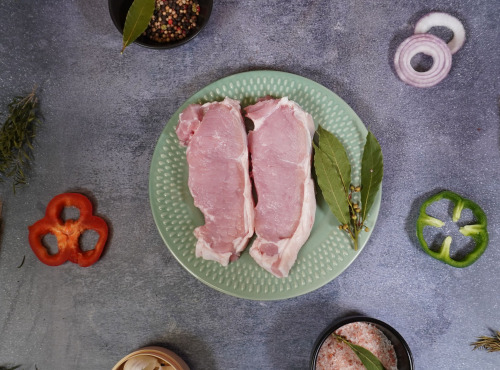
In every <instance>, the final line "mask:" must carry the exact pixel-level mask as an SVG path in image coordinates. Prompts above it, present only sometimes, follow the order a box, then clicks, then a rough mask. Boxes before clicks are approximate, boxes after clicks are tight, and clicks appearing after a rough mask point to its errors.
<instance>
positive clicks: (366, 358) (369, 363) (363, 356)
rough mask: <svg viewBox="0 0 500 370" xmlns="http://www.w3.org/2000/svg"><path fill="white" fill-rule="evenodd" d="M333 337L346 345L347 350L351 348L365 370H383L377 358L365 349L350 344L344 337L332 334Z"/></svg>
mask: <svg viewBox="0 0 500 370" xmlns="http://www.w3.org/2000/svg"><path fill="white" fill-rule="evenodd" d="M333 336H334V337H335V338H336V339H338V340H340V341H342V342H344V343H345V344H347V345H348V346H349V348H351V349H352V350H353V351H354V353H355V354H356V356H358V358H359V359H360V360H361V362H362V363H363V365H365V367H366V369H367V370H385V367H384V365H382V363H381V362H380V360H379V359H378V358H377V356H375V355H374V354H373V353H371V352H370V351H369V350H367V349H366V348H364V347H361V346H358V345H357V344H354V343H352V342H350V341H349V340H347V339H345V338H344V337H342V336H340V335H337V334H333Z"/></svg>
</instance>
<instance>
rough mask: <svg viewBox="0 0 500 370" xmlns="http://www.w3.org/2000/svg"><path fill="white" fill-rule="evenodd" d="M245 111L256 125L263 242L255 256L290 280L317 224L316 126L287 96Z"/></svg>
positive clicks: (251, 138) (258, 225)
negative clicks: (313, 160)
mask: <svg viewBox="0 0 500 370" xmlns="http://www.w3.org/2000/svg"><path fill="white" fill-rule="evenodd" d="M245 111H246V116H247V117H248V118H250V119H251V120H252V121H253V123H254V130H253V131H250V133H249V135H248V147H249V151H250V156H251V161H252V175H253V181H254V186H255V189H256V192H257V198H258V199H257V206H256V207H255V232H256V234H257V238H256V240H255V241H254V243H253V245H252V247H251V248H250V255H251V256H252V257H253V258H254V259H255V261H256V262H257V263H258V264H259V265H260V266H262V267H263V268H265V269H266V270H267V271H269V272H271V273H272V274H274V275H275V276H277V277H286V276H288V272H289V271H290V268H291V267H292V266H293V264H294V263H295V260H296V258H297V254H298V252H299V250H300V248H301V247H302V246H303V244H304V243H305V242H306V240H307V239H308V238H309V235H310V233H311V229H312V226H313V223H314V215H315V211H316V199H315V196H314V184H313V180H312V179H311V155H312V137H313V135H314V123H313V119H312V117H311V115H310V114H308V113H306V112H305V111H304V110H302V109H301V108H300V106H299V105H298V104H296V103H295V102H292V101H290V100H288V98H286V97H285V98H282V99H267V100H262V101H260V102H258V103H256V104H254V105H252V106H249V107H247V108H246V109H245Z"/></svg>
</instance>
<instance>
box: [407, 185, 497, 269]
mask: <svg viewBox="0 0 500 370" xmlns="http://www.w3.org/2000/svg"><path fill="white" fill-rule="evenodd" d="M441 199H448V200H450V201H451V202H452V203H453V204H454V208H453V214H452V220H453V222H457V221H458V220H459V219H460V215H461V214H462V210H463V209H464V208H466V209H470V210H471V211H472V214H473V215H474V217H475V219H476V221H477V223H475V224H473V225H465V226H463V227H460V229H459V231H460V233H461V234H462V235H464V236H467V237H471V238H472V239H474V242H475V246H474V249H473V250H472V251H471V252H470V253H468V254H467V255H466V256H465V257H463V258H462V259H460V260H456V259H453V258H451V256H450V245H451V236H447V237H446V238H445V240H444V242H443V244H442V246H441V248H440V249H439V251H433V250H431V249H430V248H429V246H428V244H427V242H426V241H425V238H424V227H425V226H430V227H438V228H440V227H443V226H444V224H445V223H444V222H443V221H441V220H438V219H437V218H434V217H432V216H429V215H428V214H427V213H426V210H427V207H428V206H429V205H430V204H432V203H435V202H438V201H440V200H441ZM487 226H488V225H487V220H486V214H485V213H484V211H483V210H482V209H481V207H479V206H478V205H477V204H476V203H474V202H473V201H472V200H469V199H465V198H463V197H461V196H460V195H458V194H456V193H454V192H452V191H449V190H445V191H442V192H440V193H438V194H436V195H433V196H432V197H430V198H429V199H427V200H426V201H425V202H424V203H423V204H422V206H421V207H420V214H419V216H418V219H417V237H418V240H419V241H420V244H421V246H422V248H423V250H424V251H425V252H426V253H427V254H428V255H430V256H431V257H433V258H435V259H437V260H439V261H441V262H444V263H447V264H448V265H450V266H453V267H467V266H470V265H472V264H473V263H474V262H476V261H477V259H478V258H479V257H481V255H482V254H483V252H484V251H485V249H486V247H487V245H488V230H487Z"/></svg>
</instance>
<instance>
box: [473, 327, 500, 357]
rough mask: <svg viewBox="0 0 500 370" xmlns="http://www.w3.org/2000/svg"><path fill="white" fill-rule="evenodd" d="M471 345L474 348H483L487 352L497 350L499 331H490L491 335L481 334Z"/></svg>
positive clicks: (499, 341) (498, 348)
mask: <svg viewBox="0 0 500 370" xmlns="http://www.w3.org/2000/svg"><path fill="white" fill-rule="evenodd" d="M471 346H474V348H473V350H475V349H484V350H486V351H488V352H498V351H500V331H495V332H493V331H492V335H491V336H485V335H483V336H481V337H478V338H477V340H476V341H475V342H473V343H471Z"/></svg>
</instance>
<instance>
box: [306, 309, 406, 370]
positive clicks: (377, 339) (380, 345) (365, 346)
mask: <svg viewBox="0 0 500 370" xmlns="http://www.w3.org/2000/svg"><path fill="white" fill-rule="evenodd" d="M365 350H368V351H369V352H370V353H371V354H373V355H374V356H375V357H376V358H377V360H378V361H380V363H381V365H382V366H383V367H384V369H386V370H413V369H414V367H413V357H412V354H411V351H410V347H408V344H407V343H406V341H405V340H404V339H403V337H402V336H401V335H400V334H399V333H398V332H397V331H396V330H395V329H394V328H393V327H391V326H390V325H388V324H386V323H385V322H383V321H380V320H377V319H373V318H370V317H364V316H352V317H348V318H345V319H342V320H340V321H336V322H335V323H334V324H333V325H331V326H329V327H328V328H327V329H326V330H325V331H324V332H323V333H322V334H321V336H320V338H319V340H318V342H317V343H316V345H315V346H314V351H313V354H312V358H311V367H310V369H311V370H333V369H350V370H358V369H359V370H363V369H366V367H365V366H364V365H363V361H362V359H361V358H360V354H361V357H365V356H364V355H363V353H366V352H365ZM365 360H366V358H365Z"/></svg>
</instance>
